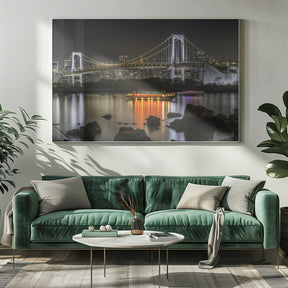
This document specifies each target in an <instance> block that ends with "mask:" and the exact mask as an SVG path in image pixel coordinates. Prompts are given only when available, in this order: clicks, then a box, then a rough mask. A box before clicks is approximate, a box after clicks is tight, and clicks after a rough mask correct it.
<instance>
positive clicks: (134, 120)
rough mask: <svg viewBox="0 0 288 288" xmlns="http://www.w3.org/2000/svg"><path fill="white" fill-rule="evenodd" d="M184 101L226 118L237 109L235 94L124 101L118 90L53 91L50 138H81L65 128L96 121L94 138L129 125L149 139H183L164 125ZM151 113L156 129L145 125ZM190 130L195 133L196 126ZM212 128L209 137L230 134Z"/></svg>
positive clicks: (104, 137) (109, 136) (103, 137)
mask: <svg viewBox="0 0 288 288" xmlns="http://www.w3.org/2000/svg"><path fill="white" fill-rule="evenodd" d="M187 104H193V105H196V106H203V107H205V108H207V109H209V110H212V111H213V112H214V115H217V114H223V115H225V116H227V117H228V116H229V115H232V114H234V110H235V109H238V94H237V93H215V94H213V93H210V94H202V95H197V96H180V95H177V96H176V97H175V98H174V99H173V101H159V100H158V101H157V100H130V101H128V100H127V98H126V94H118V93H115V94H112V93H103V94H85V93H70V94H69V93H66V94H58V93H55V94H54V95H53V140H55V141H63V140H74V141H77V140H81V139H79V137H77V135H76V136H75V133H74V135H73V136H70V137H67V131H71V130H75V131H76V130H77V129H80V127H81V126H84V125H86V124H88V123H90V122H93V121H97V123H98V124H99V126H100V128H101V134H99V135H97V137H96V138H95V140H100V141H113V139H114V136H115V135H116V134H117V133H118V132H119V128H120V127H132V128H133V129H143V130H144V131H145V132H146V134H147V136H148V137H150V138H151V140H153V141H172V140H175V141H185V140H187V139H185V135H184V133H183V132H176V131H175V130H174V129H172V128H168V126H169V125H170V123H171V122H173V121H174V120H175V119H182V117H183V115H184V112H185V108H186V105H187ZM170 112H173V113H180V114H181V117H176V118H175V117H174V118H168V117H167V114H168V113H170ZM107 115H108V116H107ZM151 115H153V116H155V117H158V118H159V119H160V127H157V129H149V128H148V126H147V122H146V119H147V118H148V117H149V116H151ZM103 116H104V117H103ZM110 116H111V117H110ZM201 125H204V126H205V127H204V130H205V129H206V128H209V127H208V126H207V125H208V124H206V123H204V122H203V121H201ZM206 126H207V127H206ZM210 130H211V129H210ZM194 131H196V133H197V127H195V130H194ZM213 131H214V132H213V135H211V139H210V140H216V141H222V140H227V139H228V140H229V138H231V137H232V135H231V133H228V132H223V131H219V130H217V129H214V128H213ZM199 133H200V132H199ZM65 135H66V136H65ZM188 140H189V139H188Z"/></svg>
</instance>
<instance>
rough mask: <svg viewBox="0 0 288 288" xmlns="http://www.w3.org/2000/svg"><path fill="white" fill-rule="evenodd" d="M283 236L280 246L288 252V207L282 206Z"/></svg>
mask: <svg viewBox="0 0 288 288" xmlns="http://www.w3.org/2000/svg"><path fill="white" fill-rule="evenodd" d="M280 223H281V228H280V231H281V238H280V247H281V248H282V249H283V250H284V251H285V252H288V207H281V208H280Z"/></svg>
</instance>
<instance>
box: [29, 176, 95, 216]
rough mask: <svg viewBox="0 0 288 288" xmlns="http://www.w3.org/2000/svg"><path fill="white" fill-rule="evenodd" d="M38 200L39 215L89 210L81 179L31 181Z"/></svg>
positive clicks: (89, 206)
mask: <svg viewBox="0 0 288 288" xmlns="http://www.w3.org/2000/svg"><path fill="white" fill-rule="evenodd" d="M31 183H32V185H33V187H34V189H35V190H36V192H37V193H38V198H39V215H44V214H47V213H51V212H54V211H60V210H73V209H89V208H91V205H90V202H89V199H88V196H87V193H86V190H85V187H84V184H83V181H82V178H81V177H72V178H67V179H60V180H51V181H40V180H39V181H38V180H32V181H31Z"/></svg>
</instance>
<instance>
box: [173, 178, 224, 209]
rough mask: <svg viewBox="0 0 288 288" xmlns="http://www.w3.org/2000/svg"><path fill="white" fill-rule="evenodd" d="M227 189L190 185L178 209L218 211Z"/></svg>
mask: <svg viewBox="0 0 288 288" xmlns="http://www.w3.org/2000/svg"><path fill="white" fill-rule="evenodd" d="M227 188H228V187H225V186H210V185H198V184H192V183H188V185H187V187H186V189H185V191H184V193H183V195H182V197H181V199H180V201H179V203H178V205H177V207H176V209H199V210H208V211H216V208H217V207H219V204H220V202H221V200H222V198H223V196H224V194H225V192H226V190H227Z"/></svg>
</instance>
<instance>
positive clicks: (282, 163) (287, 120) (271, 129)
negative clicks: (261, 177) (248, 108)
mask: <svg viewBox="0 0 288 288" xmlns="http://www.w3.org/2000/svg"><path fill="white" fill-rule="evenodd" d="M283 103H284V105H285V108H286V112H285V116H283V115H282V114H281V111H280V109H279V108H278V107H277V106H276V105H274V104H271V103H264V104H262V105H261V106H259V108H258V110H259V111H261V112H264V113H266V114H267V115H268V116H270V117H271V118H272V119H273V121H274V122H268V123H267V124H266V131H267V134H268V135H269V137H270V139H268V140H265V141H263V142H261V143H259V144H258V145H257V147H260V148H263V147H264V148H265V149H263V150H262V152H264V153H275V154H280V155H284V156H286V157H288V134H287V126H288V91H286V92H285V93H284V94H283ZM266 174H267V175H268V176H270V177H273V178H284V177H288V161H286V160H274V161H271V162H269V163H268V164H267V165H266Z"/></svg>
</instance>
